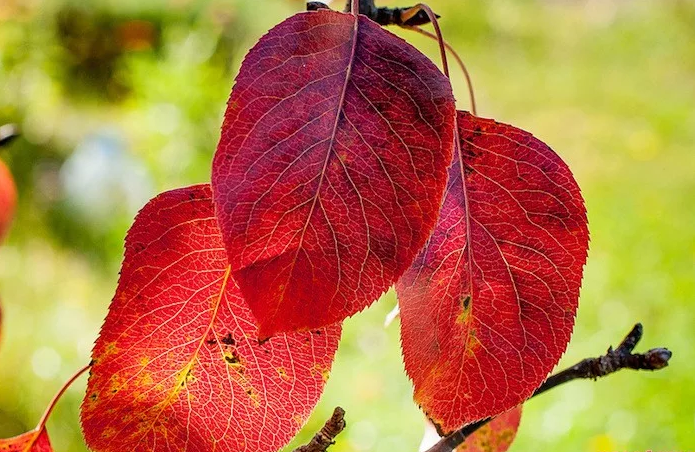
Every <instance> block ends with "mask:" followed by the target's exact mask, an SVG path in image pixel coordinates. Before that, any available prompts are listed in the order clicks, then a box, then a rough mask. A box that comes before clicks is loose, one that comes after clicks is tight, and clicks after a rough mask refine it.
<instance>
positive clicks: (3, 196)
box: [0, 161, 17, 241]
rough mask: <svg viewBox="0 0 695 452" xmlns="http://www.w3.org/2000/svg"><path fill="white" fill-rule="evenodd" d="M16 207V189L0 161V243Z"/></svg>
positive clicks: (9, 174)
mask: <svg viewBox="0 0 695 452" xmlns="http://www.w3.org/2000/svg"><path fill="white" fill-rule="evenodd" d="M16 207H17V188H16V187H15V185H14V179H13V178H12V174H11V173H10V170H9V169H7V166H6V165H5V164H4V163H3V162H1V161H0V241H2V240H4V238H5V236H6V235H7V232H8V231H9V229H10V225H11V224H12V218H13V217H14V211H15V209H16Z"/></svg>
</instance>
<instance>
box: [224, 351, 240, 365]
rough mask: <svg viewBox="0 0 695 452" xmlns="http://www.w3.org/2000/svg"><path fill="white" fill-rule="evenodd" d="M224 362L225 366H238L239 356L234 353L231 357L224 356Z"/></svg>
mask: <svg viewBox="0 0 695 452" xmlns="http://www.w3.org/2000/svg"><path fill="white" fill-rule="evenodd" d="M224 360H225V361H227V364H239V361H240V360H239V355H237V353H236V352H232V354H231V355H224Z"/></svg>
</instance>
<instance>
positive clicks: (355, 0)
mask: <svg viewBox="0 0 695 452" xmlns="http://www.w3.org/2000/svg"><path fill="white" fill-rule="evenodd" d="M372 3H373V2H372ZM351 11H352V14H354V16H355V18H357V15H358V14H359V13H360V0H352V8H351Z"/></svg>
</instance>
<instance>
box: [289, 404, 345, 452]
mask: <svg viewBox="0 0 695 452" xmlns="http://www.w3.org/2000/svg"><path fill="white" fill-rule="evenodd" d="M346 425H347V424H346V422H345V410H343V409H342V408H341V407H336V408H335V410H333V415H332V416H331V418H330V419H329V420H328V421H326V424H325V425H324V426H323V428H322V429H321V430H320V431H319V432H318V433H317V434H316V435H314V437H313V438H312V439H311V441H310V442H309V444H307V445H305V446H301V447H299V448H297V449H295V450H294V452H325V451H326V450H327V449H328V448H329V447H330V446H332V445H333V444H335V437H336V436H338V434H340V432H342V431H343V430H344V429H345V426H346Z"/></svg>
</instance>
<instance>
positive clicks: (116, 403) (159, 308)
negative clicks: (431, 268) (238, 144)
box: [82, 185, 340, 451]
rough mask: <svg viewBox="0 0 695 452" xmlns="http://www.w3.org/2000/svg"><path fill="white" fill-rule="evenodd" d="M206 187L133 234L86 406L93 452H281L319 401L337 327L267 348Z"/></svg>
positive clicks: (165, 206) (154, 209)
mask: <svg viewBox="0 0 695 452" xmlns="http://www.w3.org/2000/svg"><path fill="white" fill-rule="evenodd" d="M256 336H257V327H256V325H255V323H254V321H253V317H252V316H251V313H250V311H249V310H248V308H247V307H246V305H245V303H244V300H243V298H242V297H241V295H240V293H239V291H238V288H237V287H236V285H235V283H234V280H233V279H232V278H230V271H229V266H228V262H227V259H226V255H225V252H224V248H223V246H222V243H221V236H220V233H219V229H218V227H217V223H216V220H215V216H214V208H213V205H212V198H211V191H210V188H209V186H207V185H199V186H193V187H188V188H184V189H179V190H173V191H170V192H166V193H164V194H162V195H159V196H158V197H156V198H155V199H153V200H152V201H150V203H148V205H147V206H145V208H144V209H143V210H142V211H141V212H140V214H139V215H138V217H137V219H136V221H135V223H134V224H133V227H132V228H131V230H130V231H129V233H128V237H127V239H126V254H125V259H124V263H123V267H122V271H121V279H120V280H119V286H118V289H117V291H116V296H115V297H114V301H113V302H112V305H111V307H110V310H109V314H108V316H107V318H106V321H105V323H104V326H103V328H102V331H101V333H100V336H99V339H98V340H97V343H96V345H95V348H94V351H93V354H92V356H93V360H94V362H93V366H92V371H91V374H90V378H89V381H88V386H87V395H86V397H85V400H84V402H83V405H82V424H83V430H84V434H85V439H86V440H87V444H88V445H89V446H90V448H92V449H93V450H96V451H119V450H137V449H138V448H146V449H148V450H153V451H158V450H162V451H163V450H167V451H208V450H210V451H212V450H216V449H217V448H219V449H222V450H239V451H247V450H248V451H251V450H253V451H274V450H278V449H279V448H281V447H282V446H283V445H284V444H285V443H286V442H288V441H289V440H290V439H291V437H292V436H293V435H294V434H295V433H296V432H297V431H298V429H299V428H300V427H301V426H302V425H303V423H304V422H305V421H306V418H307V417H308V415H309V413H310V412H311V410H312V409H313V406H314V405H315V404H316V402H317V401H318V398H319V396H320V394H321V392H322V389H323V385H324V383H325V380H326V379H327V376H328V372H329V370H330V366H331V363H332V360H333V356H334V353H335V350H336V348H337V343H338V339H339V336H340V326H338V325H334V326H330V327H327V328H324V329H322V330H317V331H314V332H306V333H295V334H288V335H281V336H278V337H275V338H272V339H270V340H269V341H267V342H265V343H262V344H261V343H259V342H258V341H257V339H256Z"/></svg>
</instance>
